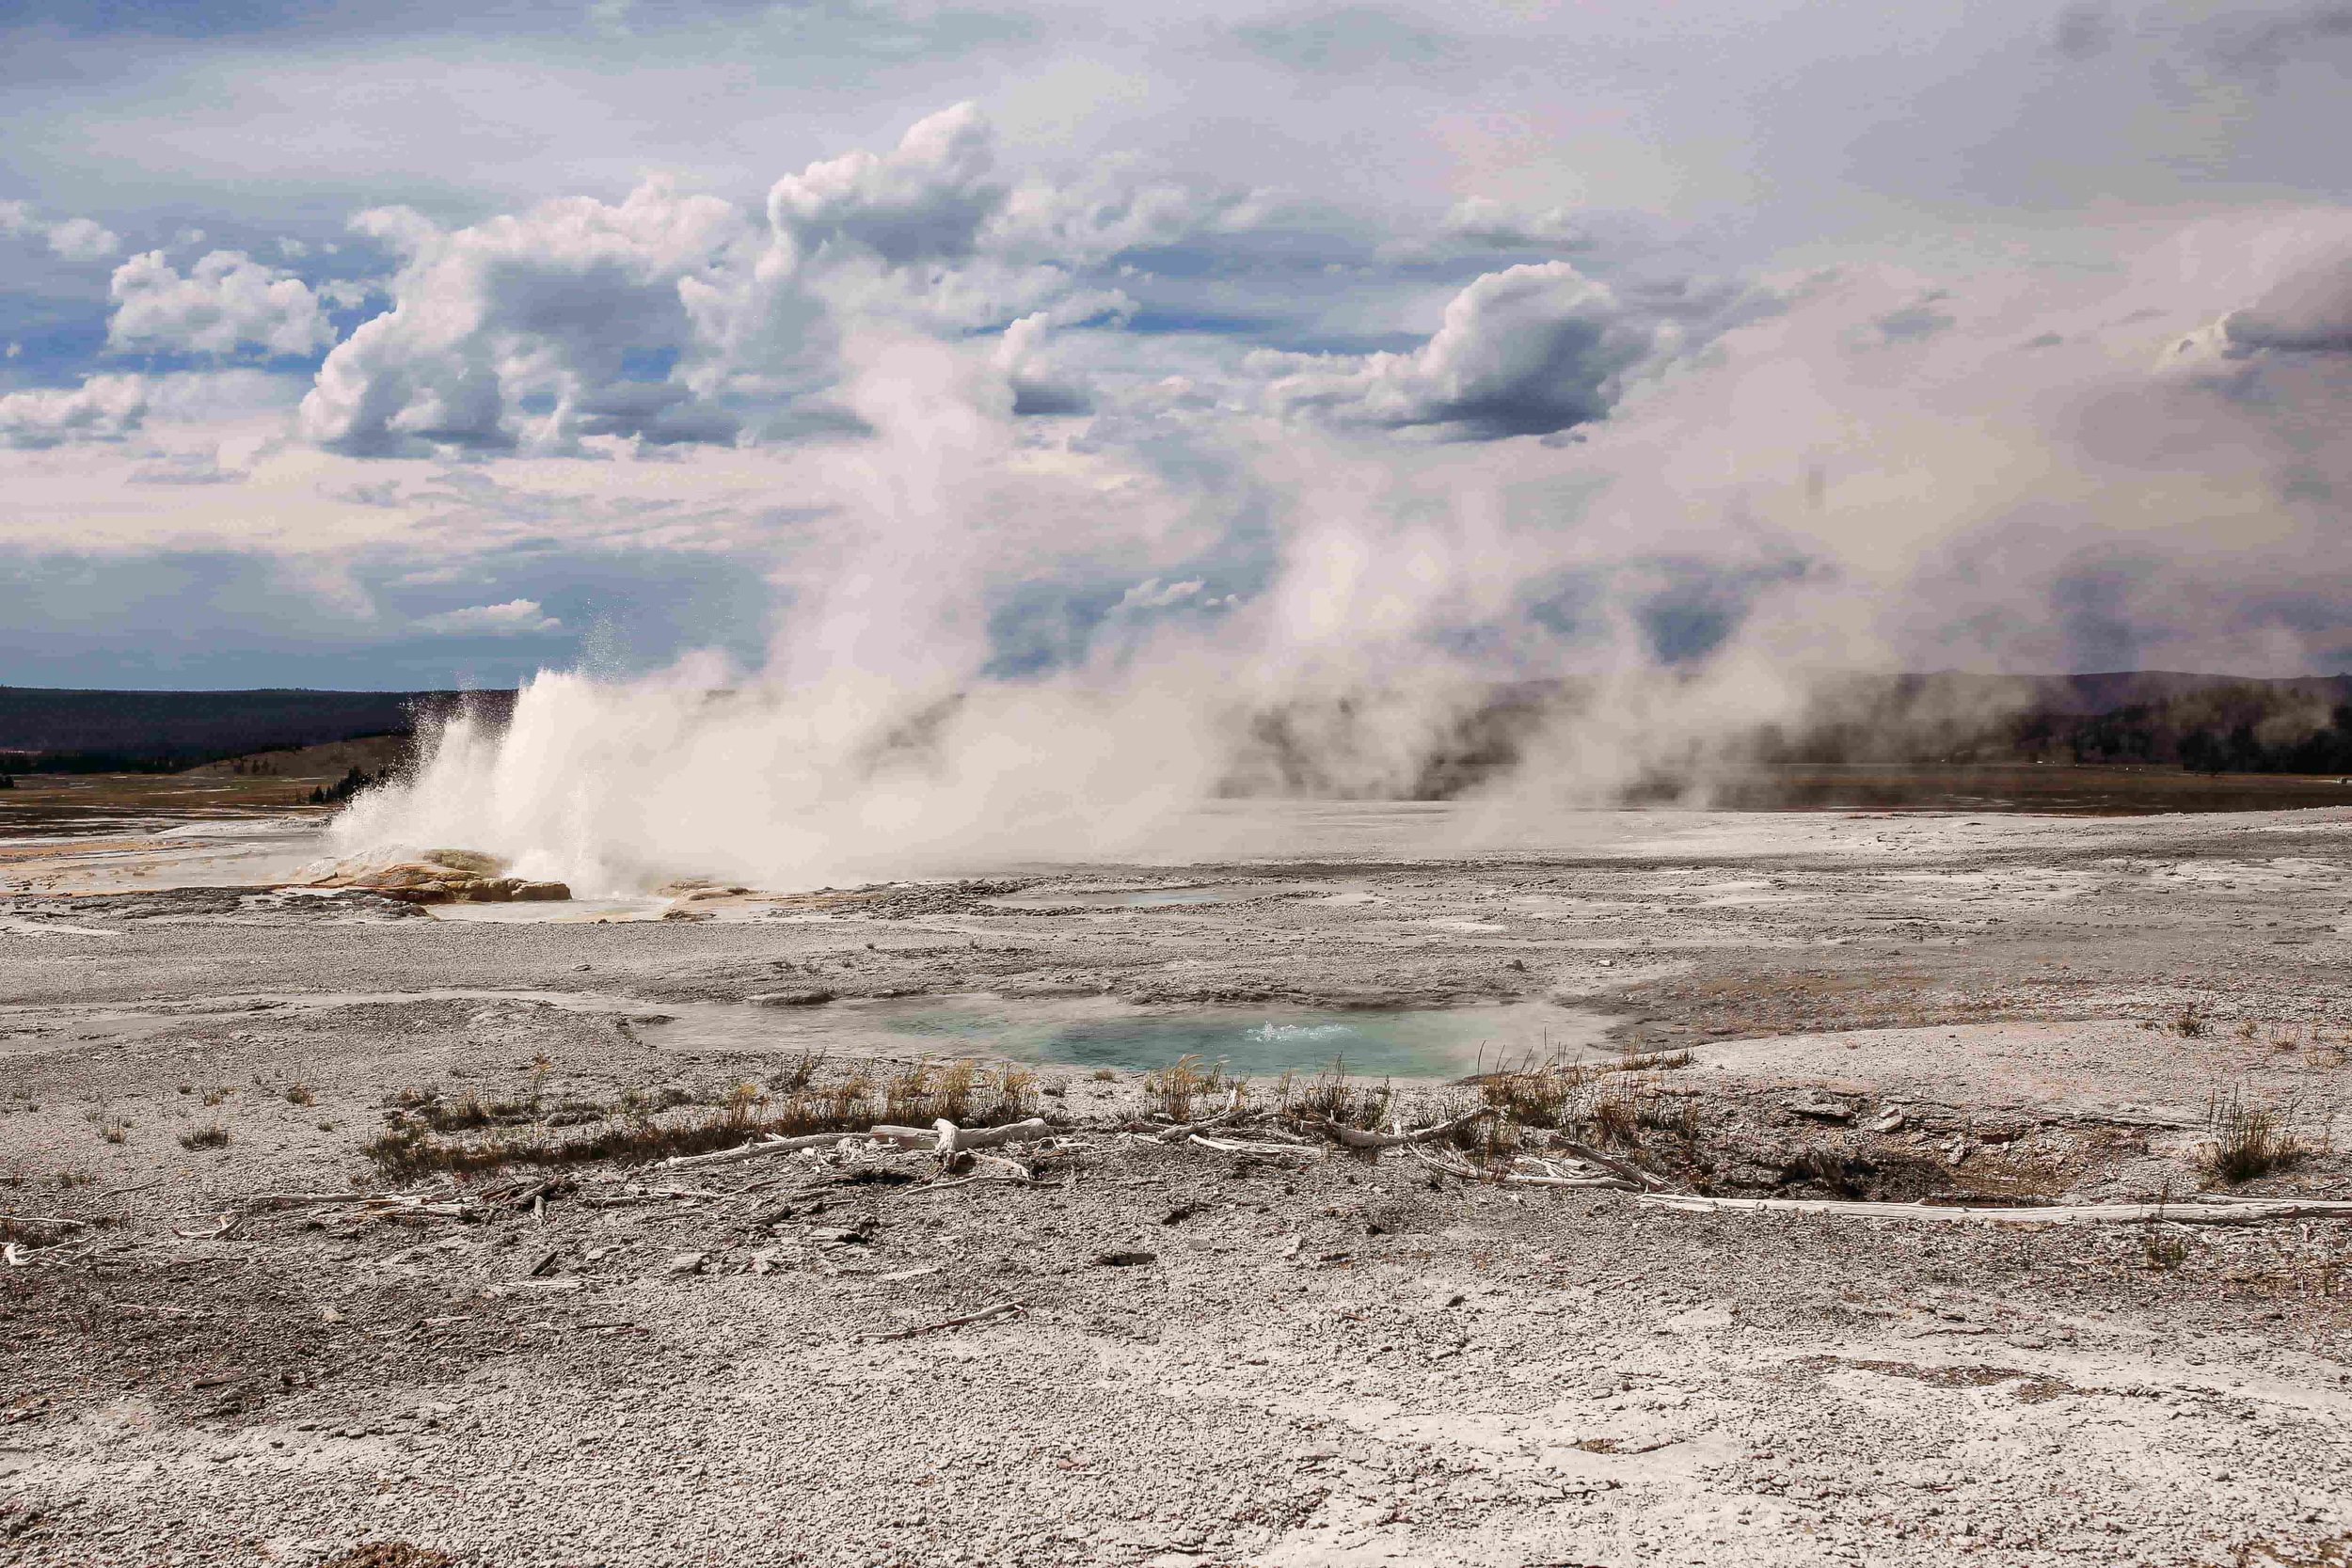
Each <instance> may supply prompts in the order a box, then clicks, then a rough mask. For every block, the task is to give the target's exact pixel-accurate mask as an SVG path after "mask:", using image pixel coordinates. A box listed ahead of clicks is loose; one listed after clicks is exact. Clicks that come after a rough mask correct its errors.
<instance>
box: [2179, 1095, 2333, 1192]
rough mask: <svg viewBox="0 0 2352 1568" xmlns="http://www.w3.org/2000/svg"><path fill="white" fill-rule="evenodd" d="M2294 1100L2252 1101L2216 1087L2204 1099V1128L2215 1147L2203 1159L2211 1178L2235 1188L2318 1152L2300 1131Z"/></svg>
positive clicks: (2204, 1169)
mask: <svg viewBox="0 0 2352 1568" xmlns="http://www.w3.org/2000/svg"><path fill="white" fill-rule="evenodd" d="M2294 1122H2295V1103H2294V1101H2288V1102H2287V1103H2286V1104H2285V1105H2284V1106H2275V1107H2274V1106H2267V1105H2262V1106H2257V1105H2249V1104H2247V1103H2246V1097H2245V1095H2244V1093H2243V1091H2241V1090H2238V1089H2232V1090H2230V1092H2229V1093H2228V1094H2226V1095H2224V1094H2222V1093H2220V1092H2218V1091H2217V1092H2216V1093H2215V1094H2214V1095H2213V1096H2212V1097H2211V1098H2210V1099H2208V1100H2207V1101H2206V1102H2205V1131H2206V1133H2207V1134H2208V1135H2209V1136H2210V1137H2211V1138H2212V1140H2213V1142H2212V1145H2211V1146H2210V1147H2209V1148H2207V1149H2206V1150H2205V1153H2204V1156H2203V1157H2202V1158H2201V1160H2200V1161H2199V1162H2198V1168H2199V1170H2200V1171H2201V1172H2202V1173H2203V1175H2204V1177H2205V1179H2206V1180H2208V1181H2213V1182H2217V1183H2220V1184H2222V1185H2224V1186H2236V1185H2237V1184H2238V1183H2240V1182H2242V1181H2251V1180H2255V1179H2257V1178H2259V1177H2264V1176H2267V1175H2269V1174H2270V1173H2271V1172H2273V1171H2279V1170H2287V1169H2291V1168H2292V1167H2294V1166H2296V1165H2298V1164H2302V1163H2303V1161H2305V1160H2306V1159H2308V1158H2310V1157H2311V1156H2312V1154H2313V1153H2316V1152H2318V1150H2317V1149H2316V1148H2314V1147H2313V1146H2312V1144H2311V1142H2310V1141H2308V1140H2307V1139H2305V1138H2304V1137H2303V1136H2302V1134H2301V1133H2300V1132H2298V1131H2297V1130H2296V1127H2295V1125H2294Z"/></svg>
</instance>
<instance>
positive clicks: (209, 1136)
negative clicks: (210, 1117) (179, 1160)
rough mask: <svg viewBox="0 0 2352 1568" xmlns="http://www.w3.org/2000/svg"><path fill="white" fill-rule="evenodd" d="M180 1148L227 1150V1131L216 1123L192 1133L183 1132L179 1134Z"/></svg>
mask: <svg viewBox="0 0 2352 1568" xmlns="http://www.w3.org/2000/svg"><path fill="white" fill-rule="evenodd" d="M180 1147H181V1148H186V1149H199V1148H228V1147H229V1129H227V1128H226V1127H223V1126H222V1125H221V1124H220V1123H218V1122H214V1123H213V1124H212V1125H210V1126H209V1127H199V1128H197V1129H196V1130H195V1131H194V1132H183V1133H181V1134H180Z"/></svg>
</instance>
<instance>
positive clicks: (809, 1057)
mask: <svg viewBox="0 0 2352 1568" xmlns="http://www.w3.org/2000/svg"><path fill="white" fill-rule="evenodd" d="M824 1067H825V1053H823V1052H821V1051H803V1052H802V1053H800V1054H799V1055H797V1056H794V1057H792V1058H791V1059H790V1060H788V1061H787V1062H786V1063H785V1064H784V1066H783V1067H781V1068H779V1069H777V1070H776V1071H775V1072H774V1073H772V1074H771V1075H770V1076H769V1079H768V1086H769V1087H770V1088H771V1089H777V1090H781V1091H782V1092H784V1093H786V1094H797V1093H799V1092H800V1091H801V1090H803V1089H805V1088H807V1087H808V1086H809V1085H811V1084H814V1083H815V1082H816V1081H817V1075H818V1073H819V1072H821V1071H823V1070H824Z"/></svg>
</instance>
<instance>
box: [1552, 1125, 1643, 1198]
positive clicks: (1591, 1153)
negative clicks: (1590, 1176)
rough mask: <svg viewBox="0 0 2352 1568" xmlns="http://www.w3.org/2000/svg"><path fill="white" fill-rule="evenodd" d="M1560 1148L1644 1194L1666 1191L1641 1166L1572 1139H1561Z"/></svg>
mask: <svg viewBox="0 0 2352 1568" xmlns="http://www.w3.org/2000/svg"><path fill="white" fill-rule="evenodd" d="M1560 1148H1561V1151H1562V1152H1563V1153H1565V1154H1572V1155H1574V1156H1575V1157H1576V1158H1577V1159H1580V1160H1581V1161H1583V1162H1584V1163H1585V1164H1588V1165H1597V1166H1599V1167H1600V1168H1601V1169H1602V1170H1605V1171H1607V1172H1608V1173H1609V1174H1610V1175H1612V1176H1616V1177H1622V1178H1624V1179H1625V1180H1628V1181H1630V1182H1632V1183H1633V1184H1634V1185H1635V1186H1636V1187H1638V1188H1640V1189H1642V1190H1643V1191H1645V1192H1652V1193H1656V1192H1663V1191H1664V1190H1665V1189H1666V1185H1667V1184H1666V1183H1665V1182H1663V1181H1661V1180H1659V1179H1658V1178H1657V1177H1655V1176H1652V1175H1651V1174H1650V1173H1649V1172H1647V1171H1645V1170H1644V1169H1643V1168H1642V1167H1641V1166H1639V1165H1636V1164H1629V1162H1627V1161H1624V1160H1619V1159H1615V1158H1613V1157H1612V1156H1610V1155H1607V1154H1603V1153H1602V1152H1601V1151H1600V1150H1599V1149H1597V1148H1593V1147H1592V1146H1591V1145H1590V1144H1581V1143H1578V1142H1577V1141H1576V1140H1575V1139H1574V1138H1563V1139H1561V1140H1560Z"/></svg>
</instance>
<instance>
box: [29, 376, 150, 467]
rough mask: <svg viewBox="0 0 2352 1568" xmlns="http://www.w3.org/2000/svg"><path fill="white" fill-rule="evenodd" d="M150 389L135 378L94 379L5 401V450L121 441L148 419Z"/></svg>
mask: <svg viewBox="0 0 2352 1568" xmlns="http://www.w3.org/2000/svg"><path fill="white" fill-rule="evenodd" d="M147 410H148V387H147V382H146V380H145V378H144V377H141V376H135V375H93V376H89V377H87V378H86V379H85V380H84V381H83V382H82V384H81V385H80V386H79V387H72V388H67V387H40V388H34V389H32V390H30V391H24V392H10V393H8V394H7V395H6V396H0V446H10V447H16V448H20V449H25V448H41V447H57V446H65V445H68V444H70V443H72V442H79V441H119V440H121V439H122V438H123V437H125V436H129V435H131V434H132V433H134V432H135V431H136V430H137V429H138V428H139V425H140V424H141V422H142V421H143V420H145V419H146V418H147Z"/></svg>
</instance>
